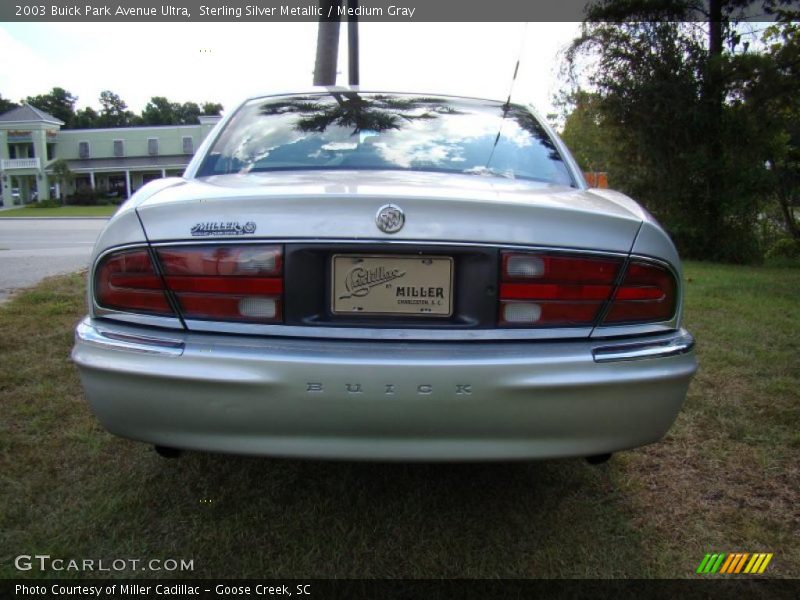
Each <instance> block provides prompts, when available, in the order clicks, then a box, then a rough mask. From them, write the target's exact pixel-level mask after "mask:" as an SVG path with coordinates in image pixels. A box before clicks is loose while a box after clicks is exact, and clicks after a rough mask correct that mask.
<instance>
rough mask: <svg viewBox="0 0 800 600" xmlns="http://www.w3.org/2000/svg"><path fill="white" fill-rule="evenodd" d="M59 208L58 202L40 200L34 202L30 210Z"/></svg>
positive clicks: (59, 203)
mask: <svg viewBox="0 0 800 600" xmlns="http://www.w3.org/2000/svg"><path fill="white" fill-rule="evenodd" d="M59 206H61V202H59V201H58V200H41V201H39V202H34V203H33V205H32V208H58V207H59Z"/></svg>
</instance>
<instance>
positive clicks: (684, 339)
mask: <svg viewBox="0 0 800 600" xmlns="http://www.w3.org/2000/svg"><path fill="white" fill-rule="evenodd" d="M693 348H694V338H693V337H692V335H691V334H690V333H688V332H685V331H683V332H681V334H680V335H677V336H675V337H674V338H671V339H668V340H662V341H658V342H644V343H642V342H638V343H633V344H620V345H617V346H601V347H599V348H595V349H594V350H592V356H593V357H594V362H596V363H605V362H616V361H624V360H642V359H646V358H666V357H668V356H677V355H679V354H686V353H687V352H691V351H692V349H693Z"/></svg>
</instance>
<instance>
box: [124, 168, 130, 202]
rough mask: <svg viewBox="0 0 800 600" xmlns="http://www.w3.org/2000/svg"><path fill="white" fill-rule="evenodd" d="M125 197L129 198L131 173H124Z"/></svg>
mask: <svg viewBox="0 0 800 600" xmlns="http://www.w3.org/2000/svg"><path fill="white" fill-rule="evenodd" d="M125 196H127V197H128V198H130V197H131V172H130V171H125Z"/></svg>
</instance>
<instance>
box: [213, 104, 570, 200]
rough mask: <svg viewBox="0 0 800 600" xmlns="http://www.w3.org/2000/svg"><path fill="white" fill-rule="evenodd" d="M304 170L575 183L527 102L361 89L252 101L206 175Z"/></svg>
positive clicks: (220, 141) (217, 145)
mask: <svg viewBox="0 0 800 600" xmlns="http://www.w3.org/2000/svg"><path fill="white" fill-rule="evenodd" d="M298 169H382V170H387V169H388V170H404V171H405V170H407V171H438V172H445V173H466V174H473V175H483V176H493V177H507V178H519V179H532V180H536V181H543V182H547V183H554V184H558V185H567V186H569V185H573V181H572V178H571V177H570V174H569V170H568V169H567V167H566V165H565V164H564V161H563V159H562V157H561V155H560V154H559V152H558V150H557V149H556V146H555V145H554V143H553V141H552V139H550V137H549V136H548V135H547V133H546V132H545V130H544V129H543V128H542V126H541V125H540V124H539V122H538V121H537V120H536V117H534V116H533V114H531V112H530V111H528V110H527V109H526V108H525V107H523V106H519V105H515V104H503V103H501V102H488V101H480V100H466V99H452V98H440V97H428V96H412V95H394V94H364V93H356V92H332V93H322V94H309V95H302V96H280V97H274V98H262V99H258V100H254V101H251V102H249V103H247V104H246V105H245V106H243V107H242V108H241V109H240V110H239V111H237V112H236V114H235V115H234V116H233V118H232V119H231V121H230V122H229V123H228V124H227V126H226V127H225V128H224V130H223V131H222V133H221V135H220V136H219V137H218V138H217V140H216V141H215V142H214V145H213V146H212V147H211V150H210V152H209V153H208V155H207V157H206V159H205V160H204V161H203V163H202V165H201V167H200V169H199V171H198V176H201V177H202V176H207V175H221V174H228V173H258V172H266V171H285V170H298Z"/></svg>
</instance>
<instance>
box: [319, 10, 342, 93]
mask: <svg viewBox="0 0 800 600" xmlns="http://www.w3.org/2000/svg"><path fill="white" fill-rule="evenodd" d="M341 5H342V0H319V6H320V8H321V9H322V16H320V20H319V30H318V31H317V60H316V63H315V66H314V85H336V65H337V61H338V58H339V23H340V19H339V13H338V10H339V7H340V6H341ZM328 14H330V15H331V16H330V19H329V18H328Z"/></svg>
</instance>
